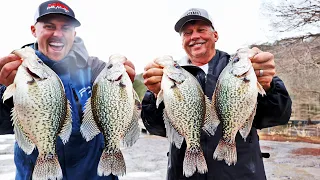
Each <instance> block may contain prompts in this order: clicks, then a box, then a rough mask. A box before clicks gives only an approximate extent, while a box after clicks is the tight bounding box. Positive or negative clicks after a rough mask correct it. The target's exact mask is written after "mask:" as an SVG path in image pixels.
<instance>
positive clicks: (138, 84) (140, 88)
mask: <svg viewBox="0 0 320 180" xmlns="http://www.w3.org/2000/svg"><path fill="white" fill-rule="evenodd" d="M133 88H134V90H135V91H136V92H137V94H138V96H139V98H140V100H142V99H143V96H144V94H145V92H146V91H147V87H146V86H145V85H144V84H143V78H142V73H141V74H138V75H136V77H135V80H134V82H133Z"/></svg>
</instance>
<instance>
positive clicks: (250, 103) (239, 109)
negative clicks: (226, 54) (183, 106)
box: [212, 48, 265, 165]
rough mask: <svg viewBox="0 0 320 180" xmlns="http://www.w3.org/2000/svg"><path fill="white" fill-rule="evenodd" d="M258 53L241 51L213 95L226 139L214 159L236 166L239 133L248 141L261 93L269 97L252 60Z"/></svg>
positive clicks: (223, 74) (223, 136) (221, 75)
mask: <svg viewBox="0 0 320 180" xmlns="http://www.w3.org/2000/svg"><path fill="white" fill-rule="evenodd" d="M255 54H256V53H255V52H254V51H253V50H251V49H247V48H243V49H239V50H238V51H237V53H236V54H235V56H234V57H232V58H231V60H230V62H229V63H228V65H227V66H226V67H225V68H224V69H223V71H222V72H221V74H220V76H219V79H218V81H217V85H216V88H215V91H214V93H213V96H212V110H213V112H214V113H215V114H217V116H216V117H218V118H219V120H220V121H221V122H222V133H223V135H222V138H221V139H220V141H219V144H218V146H217V147H216V150H215V152H214V153H213V158H214V159H218V160H225V162H226V163H227V164H228V165H231V164H236V162H237V150H236V142H235V137H236V135H237V133H238V131H239V133H240V134H241V136H242V137H243V138H244V140H246V138H247V136H248V134H249V132H250V130H251V126H252V121H253V118H254V116H255V113H256V107H257V97H258V93H261V94H262V95H265V91H264V89H263V88H262V86H261V85H260V84H259V82H258V80H257V77H256V74H255V72H254V69H253V67H252V64H251V61H250V58H251V57H253V56H254V55H255Z"/></svg>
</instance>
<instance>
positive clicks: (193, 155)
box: [183, 146, 208, 177]
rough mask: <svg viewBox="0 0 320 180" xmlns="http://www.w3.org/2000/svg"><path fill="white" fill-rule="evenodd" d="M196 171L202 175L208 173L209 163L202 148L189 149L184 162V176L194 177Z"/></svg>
mask: <svg viewBox="0 0 320 180" xmlns="http://www.w3.org/2000/svg"><path fill="white" fill-rule="evenodd" d="M196 169H198V172H199V173H201V174H204V173H206V172H208V167H207V162H206V159H205V158H204V156H203V152H202V150H201V148H200V146H196V147H190V148H187V149H186V153H185V156H184V160H183V174H184V175H185V176H186V177H190V176H192V175H193V174H194V172H195V171H196Z"/></svg>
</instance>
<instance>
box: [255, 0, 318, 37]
mask: <svg viewBox="0 0 320 180" xmlns="http://www.w3.org/2000/svg"><path fill="white" fill-rule="evenodd" d="M273 2H274V1H271V0H264V1H263V3H262V6H261V7H262V12H263V14H264V16H266V17H268V18H270V20H271V25H272V27H273V28H275V29H277V30H278V31H279V32H286V31H291V30H296V29H298V28H301V27H304V26H306V25H311V26H315V27H319V28H320V0H281V2H280V3H279V4H274V3H273ZM278 2H279V1H278Z"/></svg>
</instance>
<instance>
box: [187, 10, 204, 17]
mask: <svg viewBox="0 0 320 180" xmlns="http://www.w3.org/2000/svg"><path fill="white" fill-rule="evenodd" d="M189 15H198V16H201V12H200V11H199V10H196V9H191V10H189V11H188V12H187V14H186V16H189Z"/></svg>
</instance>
